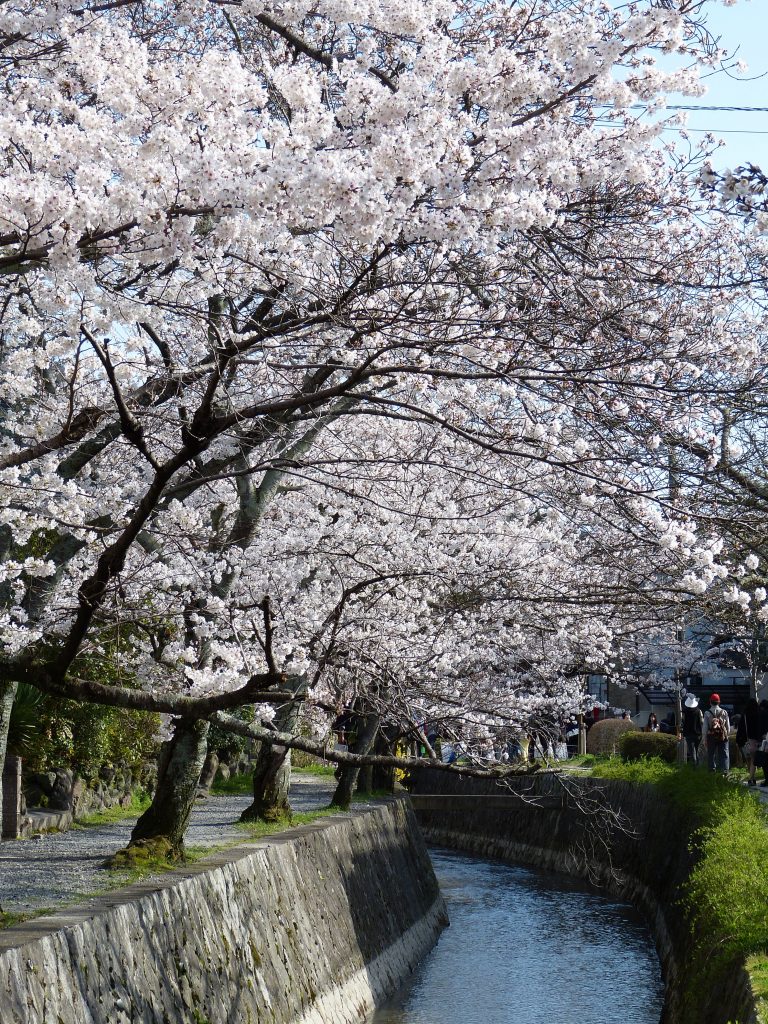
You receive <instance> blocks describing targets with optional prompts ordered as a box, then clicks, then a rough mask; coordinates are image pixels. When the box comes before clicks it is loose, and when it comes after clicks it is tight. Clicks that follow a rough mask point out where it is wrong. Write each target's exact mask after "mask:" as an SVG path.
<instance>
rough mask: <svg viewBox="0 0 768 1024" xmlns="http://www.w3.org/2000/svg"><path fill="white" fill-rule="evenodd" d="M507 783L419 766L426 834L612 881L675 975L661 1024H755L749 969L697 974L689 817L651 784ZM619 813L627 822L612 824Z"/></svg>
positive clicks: (546, 778) (416, 802)
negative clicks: (685, 905)
mask: <svg viewBox="0 0 768 1024" xmlns="http://www.w3.org/2000/svg"><path fill="white" fill-rule="evenodd" d="M505 785H506V787H507V788H506V789H501V788H500V787H499V786H498V784H496V783H495V782H489V781H486V780H476V779H462V778H460V777H456V776H449V775H446V774H445V773H442V772H434V771H429V770H424V771H421V772H419V774H418V775H417V776H416V778H415V780H414V795H413V797H412V799H413V806H414V809H415V811H416V816H417V819H418V821H419V824H420V825H421V827H422V831H423V832H424V835H425V838H426V839H427V842H430V843H435V844H438V845H441V846H448V847H453V848H455V849H460V850H463V851H465V852H468V853H473V854H477V855H478V856H482V857H491V858H496V859H498V860H503V861H507V862H510V863H524V864H533V865H536V866H538V867H543V868H547V869H550V870H553V871H562V872H564V873H566V874H571V875H578V876H580V877H585V878H589V879H591V880H592V881H594V882H597V883H598V884H599V885H601V886H604V887H606V888H608V889H609V891H611V892H612V893H614V894H615V895H617V896H618V897H620V898H621V899H624V900H626V901H628V902H630V903H633V904H634V905H635V906H637V907H639V908H640V909H641V910H642V911H643V913H644V914H645V916H646V918H647V920H648V922H649V925H650V927H651V930H652V932H653V935H654V938H655V941H656V947H657V949H658V952H659V959H660V961H661V964H662V970H663V974H664V979H665V982H666V993H665V1004H664V1013H663V1015H662V1024H694V1022H695V1024H756V1021H757V1015H756V1010H755V1000H754V997H753V994H752V989H751V986H750V983H749V977H748V975H747V973H746V971H745V970H744V969H743V968H741V967H738V966H737V967H736V969H734V970H733V971H732V972H731V973H730V974H729V976H728V977H727V978H725V979H723V978H715V977H709V976H705V977H702V978H696V979H692V978H691V974H690V971H689V968H688V965H689V963H690V959H691V958H690V953H689V951H690V948H691V942H692V937H691V933H690V926H689V924H688V922H687V920H686V918H685V915H684V914H683V912H682V910H681V909H680V907H679V905H678V901H679V899H680V897H681V895H682V894H683V892H684V890H685V885H686V880H687V878H688V875H689V874H690V871H691V868H692V867H693V855H692V854H691V851H690V849H689V844H690V831H691V822H690V821H686V820H684V819H683V818H682V816H681V815H680V813H679V812H678V811H677V810H676V809H675V808H674V807H673V806H672V805H671V804H668V803H666V802H665V801H664V800H663V799H662V798H661V796H660V794H659V793H658V791H657V790H656V789H655V788H654V787H653V786H649V785H632V784H630V783H626V782H621V781H613V780H610V781H609V780H600V779H589V778H581V779H578V778H577V779H573V778H570V779H569V778H568V777H564V778H563V779H559V778H558V777H557V776H555V775H553V774H551V773H542V774H541V775H540V776H536V775H532V776H527V777H524V778H520V779H517V780H514V781H513V782H510V783H507V784H505ZM616 813H619V814H620V815H621V816H622V823H621V824H619V823H614V824H611V816H612V815H613V814H616ZM598 825H600V827H599V828H598ZM724 898H727V894H724ZM691 981H693V982H694V983H693V985H692V984H691Z"/></svg>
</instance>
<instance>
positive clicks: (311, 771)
mask: <svg viewBox="0 0 768 1024" xmlns="http://www.w3.org/2000/svg"><path fill="white" fill-rule="evenodd" d="M291 771H292V772H296V774H297V775H321V776H323V777H330V778H333V775H334V772H335V771H336V765H335V764H320V763H319V762H318V763H317V764H305V765H300V766H298V767H293V766H292V767H291Z"/></svg>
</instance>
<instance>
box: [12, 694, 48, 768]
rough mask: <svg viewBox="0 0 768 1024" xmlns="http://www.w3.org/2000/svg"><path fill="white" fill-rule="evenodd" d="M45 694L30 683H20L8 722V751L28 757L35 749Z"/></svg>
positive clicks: (18, 755)
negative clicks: (41, 705) (41, 706)
mask: <svg viewBox="0 0 768 1024" xmlns="http://www.w3.org/2000/svg"><path fill="white" fill-rule="evenodd" d="M42 699H43V695H42V693H40V691H39V690H36V689H35V688H34V686H30V685H29V683H19V686H18V689H17V690H16V699H15V700H14V702H13V707H12V708H11V717H10V721H9V723H8V753H9V754H14V755H15V756H16V757H26V755H27V754H28V753H29V752H31V751H32V750H34V747H35V740H36V737H37V731H38V722H39V719H40V704H41V702H42Z"/></svg>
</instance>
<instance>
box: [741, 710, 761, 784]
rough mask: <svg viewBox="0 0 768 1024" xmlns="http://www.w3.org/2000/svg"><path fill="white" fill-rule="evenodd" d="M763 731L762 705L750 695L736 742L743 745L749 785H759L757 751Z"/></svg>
mask: <svg viewBox="0 0 768 1024" xmlns="http://www.w3.org/2000/svg"><path fill="white" fill-rule="evenodd" d="M763 732H764V730H763V729H762V723H761V715H760V706H759V704H758V703H757V700H756V699H755V698H754V697H750V699H749V700H748V701H747V706H746V708H745V709H744V714H743V715H742V716H741V720H740V721H739V727H738V729H737V730H736V743H737V745H738V746H739V747H741V750H742V753H743V754H744V760H745V761H746V762H747V771H748V773H749V777H748V778H747V785H748V786H756V785H757V783H756V782H755V753H756V752H757V749H758V747H759V746H760V743H761V741H762V738H763Z"/></svg>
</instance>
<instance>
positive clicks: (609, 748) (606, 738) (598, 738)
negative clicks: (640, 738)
mask: <svg viewBox="0 0 768 1024" xmlns="http://www.w3.org/2000/svg"><path fill="white" fill-rule="evenodd" d="M633 730H634V731H637V726H636V725H635V723H634V722H628V721H627V720H626V719H624V718H605V719H603V721H601V722H595V724H594V725H593V726H592V728H591V729H590V730H589V732H588V733H587V753H588V754H597V755H598V756H603V757H606V756H607V757H613V755H614V754H616V753H617V752H618V746H619V737H620V736H621V735H622V734H623V733H625V732H632V731H633Z"/></svg>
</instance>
